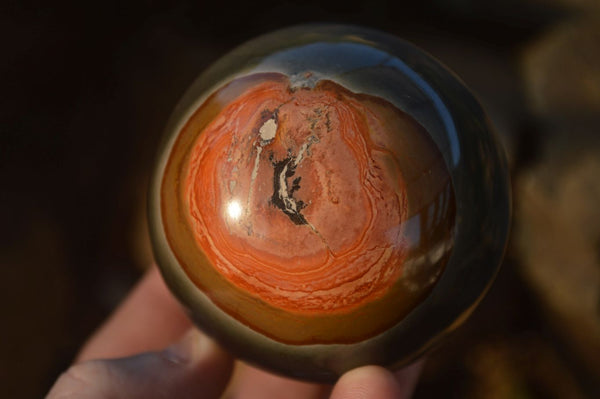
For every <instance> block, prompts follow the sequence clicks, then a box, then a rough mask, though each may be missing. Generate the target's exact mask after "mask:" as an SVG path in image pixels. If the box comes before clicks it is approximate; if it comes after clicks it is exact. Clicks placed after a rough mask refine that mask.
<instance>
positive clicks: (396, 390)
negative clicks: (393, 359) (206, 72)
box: [331, 366, 407, 399]
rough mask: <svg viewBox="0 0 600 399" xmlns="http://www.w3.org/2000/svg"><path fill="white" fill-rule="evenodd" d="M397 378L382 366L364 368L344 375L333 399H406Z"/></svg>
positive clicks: (336, 385) (335, 389)
mask: <svg viewBox="0 0 600 399" xmlns="http://www.w3.org/2000/svg"><path fill="white" fill-rule="evenodd" d="M406 397H407V396H406V395H405V392H404V390H403V388H402V385H401V384H400V383H399V382H398V380H397V379H396V376H395V375H394V374H393V373H392V372H390V371H389V370H387V369H385V368H383V367H380V366H364V367H359V368H357V369H354V370H351V371H349V372H347V373H346V374H344V375H343V376H342V377H340V379H339V380H338V382H337V383H336V384H335V386H334V388H333V392H332V394H331V399H387V398H406Z"/></svg>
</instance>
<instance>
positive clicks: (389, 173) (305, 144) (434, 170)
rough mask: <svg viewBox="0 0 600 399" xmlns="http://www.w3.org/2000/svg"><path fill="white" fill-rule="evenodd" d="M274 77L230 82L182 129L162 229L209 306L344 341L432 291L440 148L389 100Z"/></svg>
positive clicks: (443, 191)
mask: <svg viewBox="0 0 600 399" xmlns="http://www.w3.org/2000/svg"><path fill="white" fill-rule="evenodd" d="M310 80H311V79H307V80H306V81H304V82H302V81H301V80H300V81H299V80H298V79H294V80H293V81H294V82H299V83H300V84H303V83H304V84H305V87H297V86H294V84H295V83H291V80H290V79H289V78H288V77H287V76H285V75H283V74H279V73H263V74H253V75H248V76H244V77H240V78H237V79H234V80H232V81H230V82H229V83H227V84H225V85H224V86H222V87H220V88H219V89H218V90H216V91H215V92H214V93H213V94H212V95H210V96H209V97H208V98H206V99H205V100H204V101H203V103H202V104H201V105H200V106H199V107H198V108H197V109H196V110H195V111H194V113H193V114H192V115H191V117H190V118H189V119H188V120H187V121H186V123H185V125H184V126H183V127H182V128H181V130H180V131H179V132H178V135H177V138H176V140H175V141H174V143H173V147H172V149H171V152H170V155H169V159H168V162H167V163H166V165H165V171H164V177H163V181H162V186H161V213H162V221H163V223H164V228H165V234H166V236H167V239H168V242H169V245H170V247H171V249H172V251H173V254H174V255H175V256H176V258H177V260H178V262H179V264H180V265H181V266H182V268H183V269H184V270H185V272H186V274H187V275H188V277H189V278H190V279H191V280H192V281H193V282H194V284H195V285H196V286H197V287H198V289H199V290H200V291H201V292H202V293H203V294H205V295H206V296H207V297H208V298H209V299H210V300H211V301H212V303H213V304H215V305H216V306H217V307H219V308H220V309H221V310H222V311H224V312H226V313H227V314H229V315H230V316H232V317H233V318H235V319H236V320H238V321H239V322H241V323H243V324H244V325H246V326H248V327H250V328H252V329H254V330H255V331H258V332H260V333H262V334H265V335H267V336H269V337H271V338H273V339H275V340H278V341H280V342H287V343H293V344H319V343H320V344H323V343H350V342H357V341H360V340H363V339H366V338H367V337H372V336H374V335H376V334H379V333H381V332H383V331H385V330H386V329H388V328H390V327H391V326H393V325H395V324H396V323H398V322H399V321H400V320H402V319H403V318H404V317H405V316H406V315H407V314H408V313H409V312H410V311H411V310H412V309H414V307H415V306H417V305H418V304H419V303H420V302H421V301H423V299H424V298H426V297H427V295H428V294H429V292H430V291H431V289H432V288H433V286H434V285H435V283H436V281H437V280H438V278H439V276H440V275H441V272H442V270H443V268H444V266H445V264H446V262H447V260H448V258H449V256H450V253H451V249H452V247H453V233H452V232H453V228H454V215H455V204H454V194H453V189H452V183H451V180H450V176H449V174H448V171H447V168H446V164H445V162H444V158H443V156H442V154H441V152H440V151H439V150H438V148H437V147H436V145H435V143H434V142H433V141H432V140H431V137H430V136H429V134H428V133H427V131H425V129H424V128H423V127H422V126H421V125H419V123H417V122H416V121H415V120H414V119H413V118H412V117H411V116H409V115H407V114H406V113H404V112H402V111H401V110H399V109H398V108H397V107H395V106H394V105H393V104H391V103H390V102H388V101H386V100H384V99H382V98H379V97H375V96H372V95H367V94H357V93H353V92H351V91H349V90H347V89H346V88H344V87H342V86H341V85H339V84H337V83H334V82H332V81H327V80H321V81H320V82H318V83H317V84H316V85H314V86H309V85H308V83H309V81H310Z"/></svg>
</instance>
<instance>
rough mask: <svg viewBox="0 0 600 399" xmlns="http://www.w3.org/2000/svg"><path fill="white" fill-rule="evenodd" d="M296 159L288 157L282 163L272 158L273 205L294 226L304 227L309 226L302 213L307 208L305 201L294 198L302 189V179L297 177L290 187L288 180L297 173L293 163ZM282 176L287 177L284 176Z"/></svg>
mask: <svg viewBox="0 0 600 399" xmlns="http://www.w3.org/2000/svg"><path fill="white" fill-rule="evenodd" d="M294 159H295V158H294V157H293V156H288V158H285V159H283V160H281V161H275V160H273V158H272V156H271V163H272V164H273V171H274V173H273V196H272V197H271V204H273V206H275V207H276V208H278V209H281V211H283V213H285V214H286V215H287V216H288V217H289V218H290V220H291V221H292V222H293V223H294V224H297V225H303V224H308V222H307V221H306V218H304V215H302V214H301V213H300V211H301V210H302V209H304V208H305V207H306V204H304V202H303V201H301V200H298V199H296V198H294V192H295V191H296V190H298V189H299V188H300V179H301V177H296V178H295V179H294V180H293V181H292V186H291V187H289V186H288V179H289V178H291V177H293V176H294V174H295V173H296V165H295V164H294V162H293V161H294ZM282 174H285V175H284V176H282ZM282 177H283V179H282ZM282 182H283V183H284V184H285V186H284V187H282V184H281V183H282Z"/></svg>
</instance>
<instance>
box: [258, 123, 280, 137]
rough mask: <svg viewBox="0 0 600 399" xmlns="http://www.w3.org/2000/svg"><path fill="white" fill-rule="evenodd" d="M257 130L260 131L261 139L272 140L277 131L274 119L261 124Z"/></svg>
mask: <svg viewBox="0 0 600 399" xmlns="http://www.w3.org/2000/svg"><path fill="white" fill-rule="evenodd" d="M258 132H259V133H260V139H261V140H263V141H271V140H273V139H274V138H275V134H276V133H277V122H275V119H272V118H271V119H269V120H268V121H266V122H265V123H264V124H263V125H262V126H261V128H260V130H259V131H258Z"/></svg>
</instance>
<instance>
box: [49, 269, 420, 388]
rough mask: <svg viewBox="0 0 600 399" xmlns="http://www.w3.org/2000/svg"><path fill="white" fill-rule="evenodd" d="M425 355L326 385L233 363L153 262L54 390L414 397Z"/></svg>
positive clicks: (357, 371) (362, 370) (350, 374)
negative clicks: (180, 301) (196, 325)
mask: <svg viewBox="0 0 600 399" xmlns="http://www.w3.org/2000/svg"><path fill="white" fill-rule="evenodd" d="M421 366H422V364H421V362H419V363H416V364H413V365H411V366H409V367H407V368H405V369H403V370H400V371H398V372H396V373H392V372H390V371H388V370H386V369H384V368H381V367H378V366H365V367H361V368H357V369H354V370H351V371H349V372H348V373H346V374H344V375H343V376H342V377H341V378H340V379H339V380H338V381H337V383H336V384H335V385H334V386H333V387H331V386H328V385H318V384H310V383H305V382H300V381H295V380H291V379H287V378H283V377H279V376H276V375H273V374H269V373H267V372H265V371H262V370H258V369H256V368H253V367H250V366H248V365H245V364H243V363H241V362H235V361H234V359H232V358H231V356H230V355H229V354H228V353H227V352H225V351H224V350H223V349H221V348H220V347H219V346H218V345H217V344H216V343H215V342H214V341H212V340H211V339H210V338H208V337H207V336H206V335H204V334H202V333H201V332H200V331H198V330H197V329H195V328H194V327H193V326H192V324H191V322H190V321H189V320H188V319H187V317H186V316H185V314H184V313H183V311H182V309H181V307H180V305H179V304H178V303H177V302H176V301H175V299H174V298H173V297H172V295H171V294H170V293H169V291H168V290H167V288H166V286H165V284H164V282H163V280H162V278H161V277H160V274H159V273H158V271H157V270H156V268H153V269H152V270H150V271H149V272H148V273H146V275H145V276H144V277H143V278H142V280H141V281H140V282H139V283H138V284H137V286H136V287H135V288H134V289H133V290H132V292H131V293H130V294H129V296H128V297H127V298H126V299H125V301H124V302H123V303H122V304H121V306H120V307H119V308H118V309H117V310H116V311H115V312H114V314H113V315H112V316H111V317H110V318H109V319H108V320H107V321H106V322H105V323H104V325H103V326H101V327H100V329H99V330H98V331H97V332H96V333H95V334H94V335H93V336H92V337H91V338H90V339H89V341H88V342H87V343H86V344H85V345H84V347H83V349H82V350H81V352H80V353H79V355H78V357H77V359H76V361H75V363H74V364H73V365H72V366H71V367H70V368H69V369H68V370H67V371H65V372H64V373H63V374H62V375H61V376H60V377H59V378H58V380H57V381H56V383H55V384H54V386H53V387H52V389H51V390H50V392H49V394H48V396H47V398H48V399H57V398H60V399H67V398H83V399H96V398H133V399H135V398H149V399H152V398H173V397H176V398H201V399H209V398H224V399H234V398H235V399H238V398H241V399H244V398H245V399H252V398H276V397H281V393H282V392H284V393H285V397H286V398H291V399H295V398H298V399H301V398H302V399H310V398H332V399H367V398H377V399H386V398H408V397H410V396H411V394H412V392H413V390H414V387H415V384H416V382H417V379H418V375H419V372H420V369H421Z"/></svg>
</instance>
